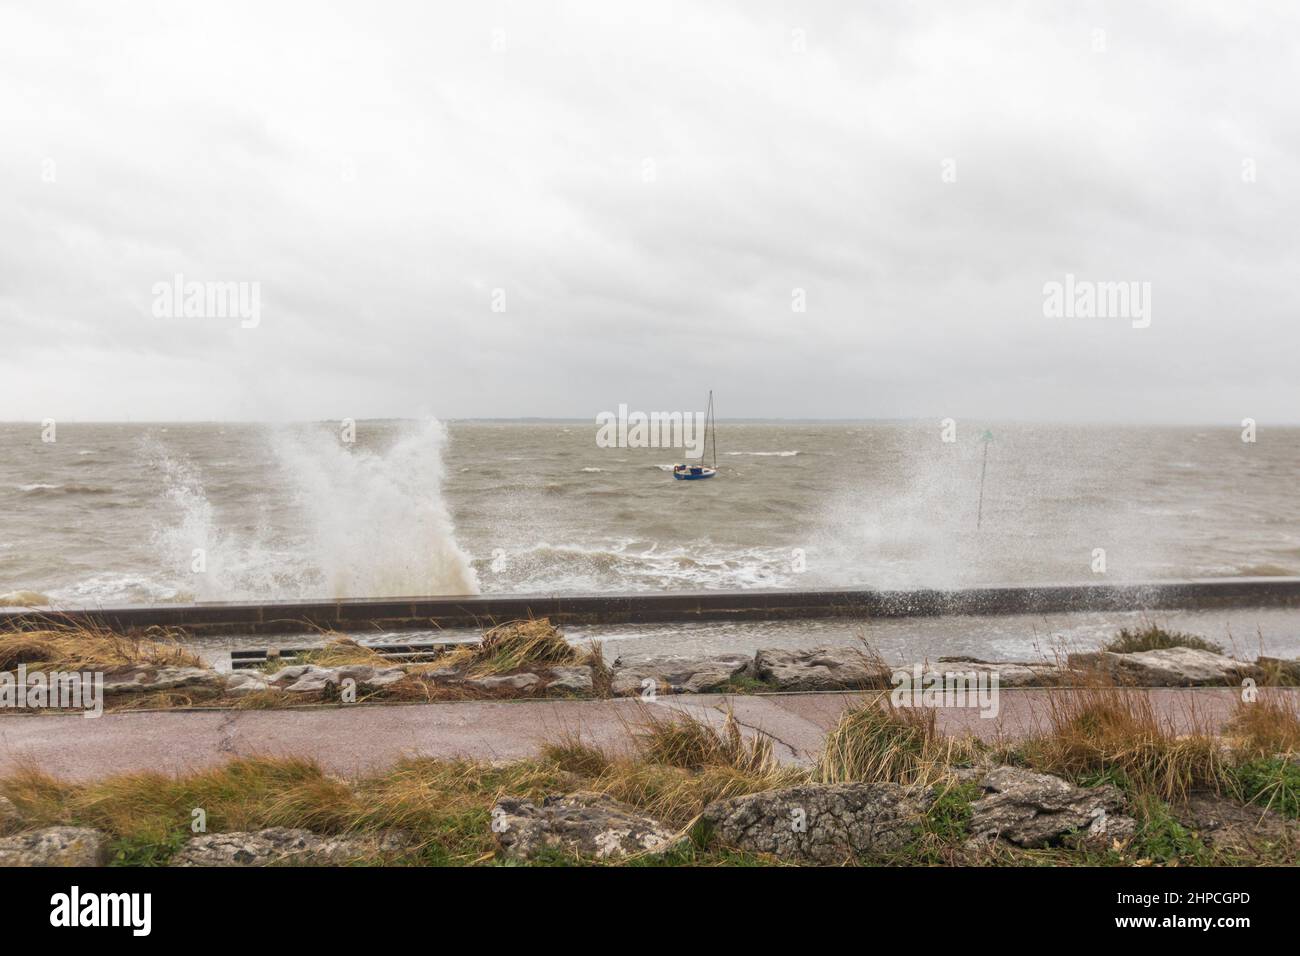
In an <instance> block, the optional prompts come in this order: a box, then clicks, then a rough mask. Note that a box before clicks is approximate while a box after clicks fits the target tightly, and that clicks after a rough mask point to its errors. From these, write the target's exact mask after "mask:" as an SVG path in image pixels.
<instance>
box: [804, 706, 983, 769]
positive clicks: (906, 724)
mask: <svg viewBox="0 0 1300 956" xmlns="http://www.w3.org/2000/svg"><path fill="white" fill-rule="evenodd" d="M935 720H936V712H935V711H934V710H933V709H928V708H927V709H916V708H908V707H895V706H893V704H892V702H891V701H890V698H889V695H888V694H881V695H880V696H878V697H876V698H874V699H871V700H868V701H866V702H865V703H863V704H861V705H859V706H857V707H854V708H851V709H849V710H846V711H844V713H842V714H841V715H840V719H839V722H838V723H837V724H836V725H835V727H834V728H832V730H831V732H830V733H829V734H827V736H826V743H825V746H824V749H823V751H822V755H821V759H820V760H819V761H818V764H817V770H816V776H817V779H818V780H819V781H820V782H822V783H850V782H858V781H861V782H868V783H875V782H892V783H904V784H918V785H921V786H929V785H930V784H932V783H935V782H936V781H938V780H939V779H941V778H942V777H944V776H945V775H947V774H948V772H949V767H951V766H952V765H953V764H959V763H965V762H968V761H969V760H971V759H973V758H974V757H975V756H976V754H977V752H978V750H979V745H978V744H977V743H976V742H975V741H973V740H966V739H958V738H952V737H947V736H944V735H941V734H939V733H938V732H937V730H936V724H935Z"/></svg>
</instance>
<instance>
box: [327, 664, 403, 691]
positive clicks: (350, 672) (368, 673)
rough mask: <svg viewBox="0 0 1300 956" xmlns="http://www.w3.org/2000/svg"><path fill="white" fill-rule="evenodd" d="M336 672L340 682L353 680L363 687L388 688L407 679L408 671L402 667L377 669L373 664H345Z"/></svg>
mask: <svg viewBox="0 0 1300 956" xmlns="http://www.w3.org/2000/svg"><path fill="white" fill-rule="evenodd" d="M334 671H335V673H336V674H338V677H339V680H340V681H344V680H347V679H349V678H351V679H352V680H354V681H356V682H357V684H358V685H359V686H362V687H387V686H388V685H389V684H396V683H397V682H398V681H399V680H402V679H403V678H404V677H406V671H404V670H403V669H402V668H400V667H375V666H373V665H371V664H345V665H344V666H342V667H336V668H334Z"/></svg>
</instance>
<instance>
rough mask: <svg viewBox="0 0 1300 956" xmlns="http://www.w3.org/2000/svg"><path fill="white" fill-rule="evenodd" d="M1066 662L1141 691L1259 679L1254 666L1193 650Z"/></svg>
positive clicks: (1075, 657) (1098, 654) (1103, 654)
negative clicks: (1106, 675)
mask: <svg viewBox="0 0 1300 956" xmlns="http://www.w3.org/2000/svg"><path fill="white" fill-rule="evenodd" d="M1069 662H1070V667H1071V668H1074V669H1082V670H1093V669H1095V670H1100V671H1102V672H1103V673H1105V674H1108V675H1110V676H1111V677H1112V678H1114V679H1115V680H1117V681H1120V682H1122V683H1124V684H1131V685H1135V686H1140V687H1202V686H1206V685H1220V686H1222V685H1225V684H1236V683H1239V682H1240V681H1241V680H1242V678H1244V677H1256V678H1257V677H1259V676H1260V671H1259V668H1257V667H1256V666H1255V665H1254V664H1250V663H1247V662H1246V661H1237V660H1233V659H1232V658H1230V657H1225V656H1224V655H1222V654H1215V653H1214V652H1213V651H1203V650H1199V649H1197V648H1194V647H1167V648H1162V649H1160V650H1158V651H1134V652H1133V653H1131V654H1116V653H1115V652H1113V651H1095V652H1092V653H1089V654H1071V655H1070V657H1069Z"/></svg>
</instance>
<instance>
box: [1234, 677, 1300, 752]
mask: <svg viewBox="0 0 1300 956" xmlns="http://www.w3.org/2000/svg"><path fill="white" fill-rule="evenodd" d="M1228 730H1229V731H1230V732H1231V733H1232V734H1233V736H1234V737H1235V741H1234V743H1235V745H1236V747H1237V749H1238V751H1240V752H1241V753H1242V754H1244V755H1245V756H1248V757H1272V756H1274V755H1277V754H1296V753H1300V703H1297V700H1296V698H1295V697H1294V696H1293V695H1291V694H1286V693H1277V692H1273V693H1270V692H1269V691H1267V690H1264V691H1261V692H1260V694H1259V697H1258V699H1257V700H1255V701H1254V702H1253V703H1246V702H1244V701H1242V700H1240V699H1238V701H1237V710H1236V713H1235V714H1233V717H1232V720H1231V722H1230V723H1229V724H1228Z"/></svg>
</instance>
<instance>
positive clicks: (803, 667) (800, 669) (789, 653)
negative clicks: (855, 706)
mask: <svg viewBox="0 0 1300 956" xmlns="http://www.w3.org/2000/svg"><path fill="white" fill-rule="evenodd" d="M754 669H755V674H756V676H757V677H758V678H759V679H760V680H765V681H768V682H770V683H771V684H773V685H774V686H775V687H776V688H777V689H778V690H854V689H857V688H863V687H888V686H890V685H889V676H890V673H891V672H890V671H889V670H888V669H883V668H882V667H881V665H880V664H879V663H878V662H876V661H873V660H872V659H871V658H870V657H868V656H867V655H866V654H864V653H863V652H862V651H861V650H860V649H858V648H856V647H852V646H844V647H818V648H813V649H812V650H785V649H776V650H763V651H759V652H758V654H757V655H755V657H754Z"/></svg>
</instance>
